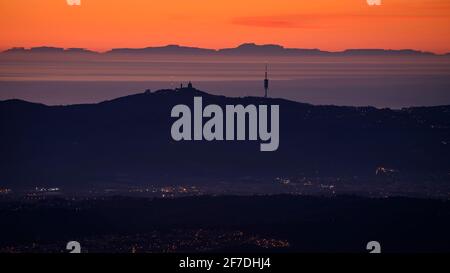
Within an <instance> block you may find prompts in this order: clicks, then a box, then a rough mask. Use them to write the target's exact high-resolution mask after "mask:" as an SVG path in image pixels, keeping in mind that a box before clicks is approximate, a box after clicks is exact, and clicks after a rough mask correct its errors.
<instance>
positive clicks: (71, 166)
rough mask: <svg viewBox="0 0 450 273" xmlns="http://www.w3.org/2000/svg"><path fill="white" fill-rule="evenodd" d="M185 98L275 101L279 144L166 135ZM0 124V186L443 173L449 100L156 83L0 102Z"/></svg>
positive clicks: (449, 160) (449, 163)
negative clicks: (317, 100) (383, 103)
mask: <svg viewBox="0 0 450 273" xmlns="http://www.w3.org/2000/svg"><path fill="white" fill-rule="evenodd" d="M194 96H202V97H203V104H204V105H207V104H212V103H214V104H218V105H221V106H224V105H227V104H233V105H236V104H242V105H248V104H256V105H259V104H278V105H280V147H279V149H278V150H277V151H276V152H266V153H265V152H260V151H259V142H249V141H221V142H214V141H213V142H206V141H195V142H194V141H192V142H183V141H182V142H175V141H173V140H172V139H171V135H170V128H171V125H172V123H173V122H174V119H173V118H171V117H170V112H171V109H172V107H173V106H174V105H177V104H186V105H191V106H192V104H193V97H194ZM0 130H1V136H2V138H1V141H0V186H35V185H37V184H39V185H55V186H72V187H83V186H92V185H98V184H102V183H124V184H146V183H147V184H148V183H151V182H155V181H157V182H161V183H170V184H176V183H177V182H181V181H182V182H185V181H189V180H190V179H196V178H199V179H208V178H215V179H218V178H220V179H229V180H230V181H233V179H235V178H239V177H259V178H268V179H273V178H274V177H277V176H289V175H295V176H303V175H305V176H314V177H329V176H334V177H336V176H347V177H365V176H374V175H375V170H376V169H377V168H378V167H386V168H392V169H396V170H398V171H399V173H401V174H402V175H409V174H410V175H413V177H428V178H429V177H439V175H444V176H445V175H448V173H449V172H450V106H439V107H415V108H405V109H401V110H390V109H377V108H373V107H338V106H314V105H310V104H304V103H298V102H293V101H288V100H284V99H276V98H261V97H243V98H229V97H224V96H215V95H210V94H208V93H205V92H202V91H199V90H195V89H192V90H189V89H183V90H181V91H180V90H179V91H175V90H159V91H156V92H145V93H140V94H135V95H130V96H126V97H121V98H117V99H114V100H111V101H105V102H101V103H97V104H82V105H68V106H46V105H43V104H36V103H30V102H25V101H21V100H7V101H0ZM436 179H437V178H436ZM427 181H428V180H427ZM412 182H413V181H412V180H411V183H412Z"/></svg>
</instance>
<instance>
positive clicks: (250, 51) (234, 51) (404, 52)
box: [2, 43, 449, 56]
mask: <svg viewBox="0 0 450 273" xmlns="http://www.w3.org/2000/svg"><path fill="white" fill-rule="evenodd" d="M14 53H54V54H58V53H59V54H62V53H65V54H68V53H83V54H97V55H111V54H112V55H114V54H174V55H213V56H222V55H225V56H227V55H270V56H365V55H369V56H373V55H375V56H383V55H386V56H395V55H401V56H446V55H448V54H449V53H447V54H435V53H432V52H427V51H420V50H414V49H399V50H397V49H364V48H362V49H351V48H350V49H346V50H343V51H325V50H320V49H317V48H312V49H307V48H286V47H284V46H281V45H277V44H261V45H258V44H255V43H243V44H241V45H238V46H237V47H233V48H221V49H209V48H201V47H190V46H181V45H176V44H169V45H166V46H154V47H145V48H113V49H111V50H108V51H106V52H96V51H92V50H88V49H84V48H67V49H65V48H60V47H51V46H41V47H32V48H29V49H27V48H24V47H15V48H10V49H7V50H5V51H3V52H2V54H14Z"/></svg>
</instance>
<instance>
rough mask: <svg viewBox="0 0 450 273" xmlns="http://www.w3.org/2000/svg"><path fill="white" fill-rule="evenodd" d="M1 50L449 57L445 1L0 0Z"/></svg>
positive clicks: (449, 13)
mask: <svg viewBox="0 0 450 273" xmlns="http://www.w3.org/2000/svg"><path fill="white" fill-rule="evenodd" d="M0 33H1V35H0V49H6V48H10V47H14V46H24V47H32V46H42V45H51V46H58V47H66V48H67V47H85V48H90V49H94V50H100V51H102V50H107V49H110V48H113V47H146V46H159V45H166V44H181V45H186V46H199V47H208V48H223V47H234V46H236V45H238V44H241V43H244V42H256V43H276V44H282V45H284V46H286V47H301V48H320V49H324V50H332V51H336V50H342V49H346V48H389V49H402V48H413V49H419V50H426V51H433V52H438V53H443V52H450V1H449V0H382V5H381V6H369V5H368V4H367V1H366V0H339V1H337V0H296V1H292V0H214V1H212V0H189V1H186V0H164V1H160V0H123V1H121V0H81V5H80V6H69V5H68V4H67V2H66V0H0Z"/></svg>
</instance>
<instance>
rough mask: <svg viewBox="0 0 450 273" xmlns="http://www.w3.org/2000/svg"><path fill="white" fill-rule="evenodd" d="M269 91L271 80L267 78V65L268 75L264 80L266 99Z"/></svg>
mask: <svg viewBox="0 0 450 273" xmlns="http://www.w3.org/2000/svg"><path fill="white" fill-rule="evenodd" d="M268 89H269V79H268V78H267V64H266V75H265V78H264V98H267V90H268Z"/></svg>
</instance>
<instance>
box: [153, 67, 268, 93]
mask: <svg viewBox="0 0 450 273" xmlns="http://www.w3.org/2000/svg"><path fill="white" fill-rule="evenodd" d="M267 75H268V73H267V65H266V70H265V74H264V98H267V97H268V91H269V78H268V76H267ZM183 90H195V88H194V86H193V84H192V82H191V81H189V82H188V84H187V86H184V85H183V83H180V87H178V88H175V91H183ZM151 92H152V91H151V90H150V89H147V90H145V92H144V93H146V94H151Z"/></svg>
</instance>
